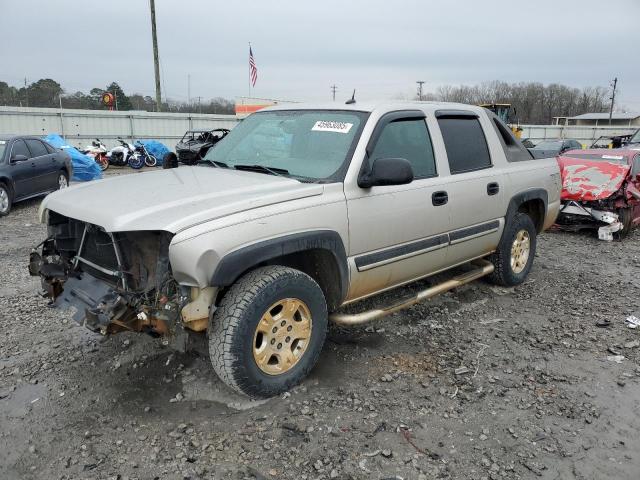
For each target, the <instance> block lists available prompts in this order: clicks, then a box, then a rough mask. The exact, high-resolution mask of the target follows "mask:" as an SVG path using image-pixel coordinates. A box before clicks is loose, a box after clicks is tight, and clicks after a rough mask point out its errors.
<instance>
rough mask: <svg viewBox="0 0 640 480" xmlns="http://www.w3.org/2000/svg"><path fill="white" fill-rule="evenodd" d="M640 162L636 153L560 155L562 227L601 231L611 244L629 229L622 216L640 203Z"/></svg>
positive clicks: (601, 237)
mask: <svg viewBox="0 0 640 480" xmlns="http://www.w3.org/2000/svg"><path fill="white" fill-rule="evenodd" d="M639 161H640V160H639V155H638V152H635V151H632V150H614V149H607V150H602V149H594V150H571V151H568V152H565V153H564V154H562V155H560V156H559V157H558V164H559V166H560V172H561V176H562V194H561V200H562V207H561V210H560V215H559V217H558V225H560V226H561V227H562V228H564V229H568V230H581V229H589V228H597V229H598V238H600V239H601V240H607V241H610V240H612V239H613V234H615V233H617V232H621V231H623V230H625V229H629V228H630V226H631V225H630V224H629V223H628V222H627V221H625V220H624V219H623V218H622V217H623V216H624V217H625V218H626V217H627V215H626V214H625V213H624V212H625V211H626V210H633V209H634V208H636V206H637V205H638V203H639V201H640V190H639V189H638V188H639V187H640V179H639V178H638V176H637V172H635V169H634V163H638V162H639ZM625 223H627V224H626V225H625ZM625 233H626V232H625Z"/></svg>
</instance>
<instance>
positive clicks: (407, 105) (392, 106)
mask: <svg viewBox="0 0 640 480" xmlns="http://www.w3.org/2000/svg"><path fill="white" fill-rule="evenodd" d="M424 107H428V109H429V110H437V109H439V108H442V109H452V108H463V109H465V110H472V111H479V110H480V109H481V107H478V106H475V105H466V104H464V103H452V102H417V101H416V102H377V103H376V102H358V101H356V103H352V104H348V105H347V104H345V103H338V102H327V103H295V104H293V103H291V104H282V105H274V106H271V107H267V108H264V109H262V110H260V111H262V112H264V111H275V110H345V111H354V112H373V111H374V110H382V111H393V110H411V109H415V108H424Z"/></svg>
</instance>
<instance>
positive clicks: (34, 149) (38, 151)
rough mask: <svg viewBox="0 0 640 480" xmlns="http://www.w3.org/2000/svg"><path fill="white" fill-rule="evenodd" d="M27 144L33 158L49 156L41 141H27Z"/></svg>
mask: <svg viewBox="0 0 640 480" xmlns="http://www.w3.org/2000/svg"><path fill="white" fill-rule="evenodd" d="M25 142H27V147H29V150H30V151H31V156H32V157H42V156H43V155H48V154H49V152H47V149H46V148H45V146H44V144H43V143H42V142H41V141H40V140H33V139H27V140H25Z"/></svg>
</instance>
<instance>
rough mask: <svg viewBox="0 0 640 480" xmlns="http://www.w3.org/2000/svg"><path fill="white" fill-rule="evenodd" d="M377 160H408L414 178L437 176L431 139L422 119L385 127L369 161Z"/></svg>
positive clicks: (397, 121) (402, 121)
mask: <svg viewBox="0 0 640 480" xmlns="http://www.w3.org/2000/svg"><path fill="white" fill-rule="evenodd" d="M378 158H404V159H406V160H408V161H409V163H410V164H411V167H412V169H413V176H414V178H426V177H435V176H436V175H437V171H436V160H435V157H434V155H433V146H432V145H431V137H430V135H429V130H428V129H427V124H426V123H425V121H424V120H423V119H411V120H396V121H395V122H391V123H389V124H388V125H387V126H385V127H384V129H383V130H382V133H381V134H380V137H379V138H378V141H377V143H376V146H375V147H374V149H373V152H372V154H371V161H373V160H376V159H378Z"/></svg>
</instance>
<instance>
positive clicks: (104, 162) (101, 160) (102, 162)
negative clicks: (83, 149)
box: [96, 154, 109, 172]
mask: <svg viewBox="0 0 640 480" xmlns="http://www.w3.org/2000/svg"><path fill="white" fill-rule="evenodd" d="M96 163H97V164H98V166H99V167H100V170H102V171H103V172H104V171H105V170H106V169H107V168H109V159H108V158H107V156H106V155H103V154H98V155H96Z"/></svg>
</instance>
